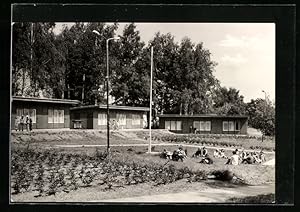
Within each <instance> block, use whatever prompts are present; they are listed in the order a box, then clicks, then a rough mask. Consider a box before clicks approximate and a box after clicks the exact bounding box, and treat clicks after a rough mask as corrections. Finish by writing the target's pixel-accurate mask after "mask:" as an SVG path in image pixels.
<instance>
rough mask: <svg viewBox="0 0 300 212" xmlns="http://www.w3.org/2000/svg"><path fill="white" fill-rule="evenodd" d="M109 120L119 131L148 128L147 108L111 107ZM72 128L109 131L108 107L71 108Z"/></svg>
mask: <svg viewBox="0 0 300 212" xmlns="http://www.w3.org/2000/svg"><path fill="white" fill-rule="evenodd" d="M109 111H110V115H109V120H110V123H111V125H114V126H116V127H117V128H118V129H143V128H145V127H147V113H148V112H149V108H146V107H129V106H116V105H110V106H109ZM71 122H72V123H71V128H82V129H107V106H106V105H88V106H78V107H73V108H71Z"/></svg>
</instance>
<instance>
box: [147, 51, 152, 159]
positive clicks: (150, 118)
mask: <svg viewBox="0 0 300 212" xmlns="http://www.w3.org/2000/svg"><path fill="white" fill-rule="evenodd" d="M152 72H153V46H152V47H151V72H150V116H149V147H148V152H149V153H151V123H152V121H151V120H152V75H153V73H152Z"/></svg>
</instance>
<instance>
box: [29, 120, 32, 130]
mask: <svg viewBox="0 0 300 212" xmlns="http://www.w3.org/2000/svg"><path fill="white" fill-rule="evenodd" d="M29 130H30V131H32V118H31V117H29Z"/></svg>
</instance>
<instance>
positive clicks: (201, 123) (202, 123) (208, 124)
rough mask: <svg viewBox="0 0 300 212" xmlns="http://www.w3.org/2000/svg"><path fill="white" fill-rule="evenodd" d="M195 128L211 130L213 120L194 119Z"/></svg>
mask: <svg viewBox="0 0 300 212" xmlns="http://www.w3.org/2000/svg"><path fill="white" fill-rule="evenodd" d="M194 128H196V129H197V130H200V131H210V130H211V122H210V121H194Z"/></svg>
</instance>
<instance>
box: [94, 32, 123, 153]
mask: <svg viewBox="0 0 300 212" xmlns="http://www.w3.org/2000/svg"><path fill="white" fill-rule="evenodd" d="M93 33H95V34H96V35H98V36H101V34H100V33H99V32H98V31H97V30H93ZM119 39H120V37H113V38H108V39H106V98H107V99H106V107H107V110H106V116H107V117H106V120H107V153H108V154H109V152H110V147H109V50H108V44H109V41H110V40H119Z"/></svg>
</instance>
